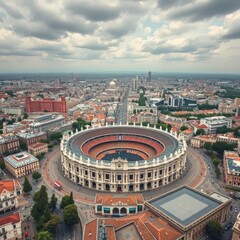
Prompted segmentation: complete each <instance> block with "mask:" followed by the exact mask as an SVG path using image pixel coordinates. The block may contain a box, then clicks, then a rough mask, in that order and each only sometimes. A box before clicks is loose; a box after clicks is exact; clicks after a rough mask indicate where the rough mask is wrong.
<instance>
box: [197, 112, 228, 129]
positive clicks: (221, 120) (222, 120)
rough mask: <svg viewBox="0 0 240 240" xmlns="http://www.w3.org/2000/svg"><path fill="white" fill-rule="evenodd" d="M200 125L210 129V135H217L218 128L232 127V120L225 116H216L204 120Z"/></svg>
mask: <svg viewBox="0 0 240 240" xmlns="http://www.w3.org/2000/svg"><path fill="white" fill-rule="evenodd" d="M200 124H204V125H206V126H207V127H208V133H216V131H217V128H220V127H223V126H226V127H227V128H231V127H232V119H231V118H227V117H224V116H215V117H207V118H202V119H201V120H200Z"/></svg>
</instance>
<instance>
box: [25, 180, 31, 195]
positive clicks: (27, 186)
mask: <svg viewBox="0 0 240 240" xmlns="http://www.w3.org/2000/svg"><path fill="white" fill-rule="evenodd" d="M23 191H24V192H25V193H29V192H31V191H32V185H31V184H30V182H29V180H28V178H27V177H25V179H24V183H23Z"/></svg>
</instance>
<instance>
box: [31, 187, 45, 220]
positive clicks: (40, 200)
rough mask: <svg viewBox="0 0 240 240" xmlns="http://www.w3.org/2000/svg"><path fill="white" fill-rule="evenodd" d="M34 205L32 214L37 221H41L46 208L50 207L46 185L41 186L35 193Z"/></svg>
mask: <svg viewBox="0 0 240 240" xmlns="http://www.w3.org/2000/svg"><path fill="white" fill-rule="evenodd" d="M33 199H34V202H35V203H34V205H33V208H32V210H31V214H32V216H33V218H34V219H35V221H36V222H39V220H40V218H41V217H42V216H43V214H44V212H45V210H46V209H48V195H47V190H46V187H45V186H41V188H40V190H39V191H38V192H36V193H35V195H34V197H33Z"/></svg>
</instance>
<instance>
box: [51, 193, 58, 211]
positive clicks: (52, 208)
mask: <svg viewBox="0 0 240 240" xmlns="http://www.w3.org/2000/svg"><path fill="white" fill-rule="evenodd" d="M56 205H57V198H56V196H55V194H54V193H53V194H52V197H51V200H50V203H49V208H50V209H51V210H53V211H54V210H55V208H56Z"/></svg>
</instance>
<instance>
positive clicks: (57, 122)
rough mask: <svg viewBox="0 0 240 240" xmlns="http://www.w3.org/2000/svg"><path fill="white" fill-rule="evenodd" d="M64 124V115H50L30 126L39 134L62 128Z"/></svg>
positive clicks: (39, 118) (37, 119) (42, 117)
mask: <svg viewBox="0 0 240 240" xmlns="http://www.w3.org/2000/svg"><path fill="white" fill-rule="evenodd" d="M64 122H65V121H64V117H63V116H62V115H52V114H48V115H44V116H40V117H38V118H35V120H34V122H33V123H31V124H30V125H29V126H30V129H31V130H32V131H33V132H35V133H36V132H37V133H38V132H45V131H48V130H53V129H56V128H60V127H61V126H62V125H63V124H64Z"/></svg>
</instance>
